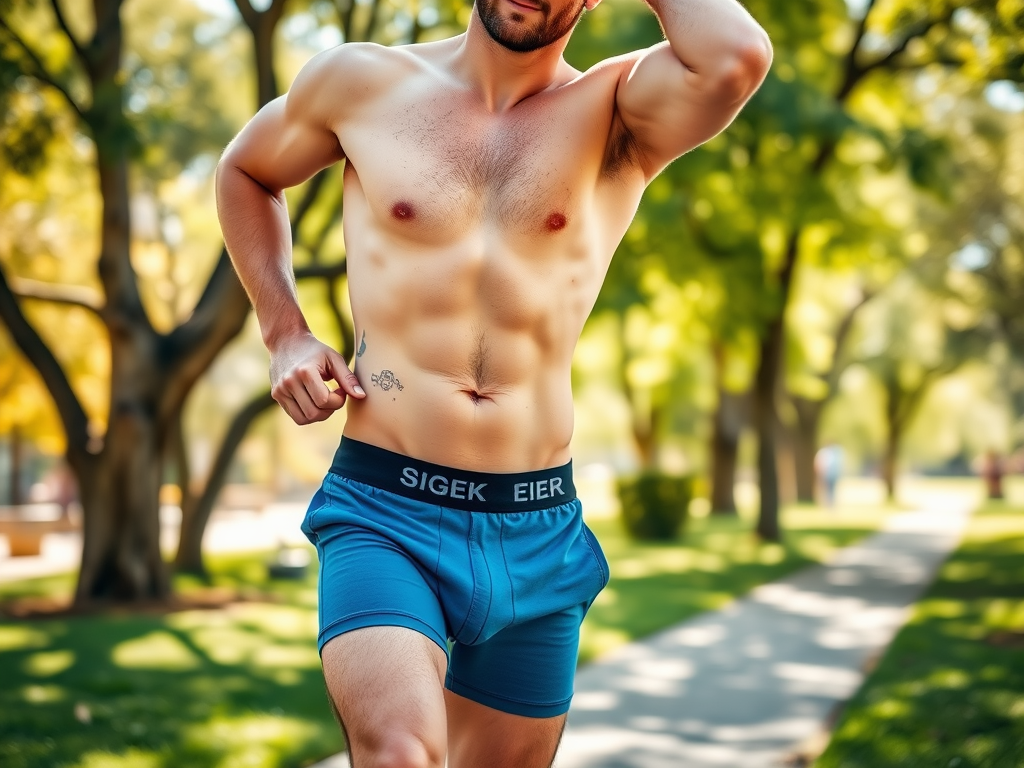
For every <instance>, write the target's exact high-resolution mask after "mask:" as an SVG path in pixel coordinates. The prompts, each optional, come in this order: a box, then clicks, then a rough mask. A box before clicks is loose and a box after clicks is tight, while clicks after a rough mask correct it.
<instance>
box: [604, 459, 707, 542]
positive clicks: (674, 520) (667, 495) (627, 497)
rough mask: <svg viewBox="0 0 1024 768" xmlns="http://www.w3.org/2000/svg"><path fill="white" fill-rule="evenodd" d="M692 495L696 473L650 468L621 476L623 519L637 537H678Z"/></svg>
mask: <svg viewBox="0 0 1024 768" xmlns="http://www.w3.org/2000/svg"><path fill="white" fill-rule="evenodd" d="M692 498H693V478H692V477H678V476H674V475H663V474H658V473H654V472H648V473H644V474H641V475H638V476H636V477H630V478H622V479H620V480H619V502H620V503H621V504H622V521H623V523H624V524H625V526H626V530H627V531H628V532H629V534H630V536H632V537H633V538H634V539H646V540H655V541H665V540H671V539H674V538H676V536H678V535H679V532H680V530H682V527H683V522H684V521H685V520H686V514H687V511H688V509H689V506H690V499H692Z"/></svg>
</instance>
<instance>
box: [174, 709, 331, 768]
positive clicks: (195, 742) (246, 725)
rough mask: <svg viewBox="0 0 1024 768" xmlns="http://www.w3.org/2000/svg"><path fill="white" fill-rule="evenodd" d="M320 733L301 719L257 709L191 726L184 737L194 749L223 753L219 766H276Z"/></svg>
mask: <svg viewBox="0 0 1024 768" xmlns="http://www.w3.org/2000/svg"><path fill="white" fill-rule="evenodd" d="M317 735H318V729H317V727H316V726H315V725H313V724H310V723H308V722H306V721H304V720H301V719H299V718H296V717H286V716H284V715H283V714H281V713H280V712H278V713H275V714H273V715H270V714H265V713H257V712H254V713H251V714H247V715H240V716H236V717H225V716H216V717H213V718H211V719H210V720H208V721H207V722H205V723H201V724H197V725H190V726H188V727H186V728H185V729H184V739H183V740H184V743H185V745H186V747H187V748H188V749H190V750H195V751H196V752H200V753H203V752H206V753H211V754H219V755H222V758H221V759H219V760H217V761H216V762H215V763H214V765H215V766H216V768H236V767H238V768H241V767H242V766H245V768H273V766H277V765H279V764H280V762H281V759H282V757H285V756H287V755H288V754H291V753H294V752H295V751H296V749H297V747H298V746H299V745H301V744H303V743H304V742H307V741H309V740H310V739H312V738H314V737H316V736H317Z"/></svg>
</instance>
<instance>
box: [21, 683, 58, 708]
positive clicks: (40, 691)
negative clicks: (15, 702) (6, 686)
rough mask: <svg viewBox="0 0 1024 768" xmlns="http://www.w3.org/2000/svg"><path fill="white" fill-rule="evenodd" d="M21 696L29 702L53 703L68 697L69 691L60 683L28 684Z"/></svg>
mask: <svg viewBox="0 0 1024 768" xmlns="http://www.w3.org/2000/svg"><path fill="white" fill-rule="evenodd" d="M20 693H21V696H20V698H21V699H22V700H23V701H25V702H27V703H29V704H52V703H53V702H55V701H64V700H65V699H67V695H68V692H67V690H66V689H65V688H62V687H61V686H59V685H26V686H25V687H23V688H22V689H21V691H20Z"/></svg>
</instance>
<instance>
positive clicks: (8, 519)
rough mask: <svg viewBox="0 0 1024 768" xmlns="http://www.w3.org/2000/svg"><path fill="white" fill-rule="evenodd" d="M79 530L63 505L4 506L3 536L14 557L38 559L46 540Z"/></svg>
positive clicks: (0, 515) (0, 513) (0, 510)
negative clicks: (47, 535)
mask: <svg viewBox="0 0 1024 768" xmlns="http://www.w3.org/2000/svg"><path fill="white" fill-rule="evenodd" d="M72 530H75V525H74V523H73V522H72V521H71V519H70V518H69V517H68V515H67V513H66V512H65V511H64V509H63V508H62V507H61V505H60V504H54V503H45V504H19V505H17V506H0V535H4V536H6V537H7V543H8V547H9V549H10V555H11V557H27V556H30V555H38V554H40V552H41V551H42V545H43V536H45V535H46V534H48V533H60V532H63V531H72Z"/></svg>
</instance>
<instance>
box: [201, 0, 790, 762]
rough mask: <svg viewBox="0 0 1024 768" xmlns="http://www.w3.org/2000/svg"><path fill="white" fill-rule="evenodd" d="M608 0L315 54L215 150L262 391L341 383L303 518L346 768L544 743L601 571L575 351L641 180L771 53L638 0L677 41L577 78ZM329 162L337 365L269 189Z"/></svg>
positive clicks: (537, 755) (306, 399) (739, 16)
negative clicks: (585, 504)
mask: <svg viewBox="0 0 1024 768" xmlns="http://www.w3.org/2000/svg"><path fill="white" fill-rule="evenodd" d="M598 2H600V0H477V3H476V6H475V8H474V11H473V14H472V17H471V21H470V23H469V28H468V30H467V31H466V32H465V33H464V34H462V35H459V36H457V37H454V38H451V39H448V40H443V41H440V42H433V43H426V44H419V45H410V46H402V47H395V48H382V47H379V46H376V45H371V44H348V45H342V46H339V47H338V48H334V49H332V50H330V51H327V52H325V53H322V54H319V55H318V56H316V57H314V58H313V59H312V60H311V61H310V62H309V63H308V64H307V65H306V66H305V67H304V68H303V69H302V71H301V72H300V73H299V75H298V77H297V78H296V79H295V83H294V85H293V86H292V89H291V91H290V92H289V93H288V94H287V95H286V96H283V97H281V98H279V99H277V100H275V101H273V102H272V103H270V104H268V105H267V106H266V107H265V108H263V109H262V110H260V112H259V114H258V115H256V117H255V118H253V120H252V121H251V122H250V123H249V124H248V125H247V126H246V127H245V129H244V130H242V132H241V133H240V134H239V136H238V137H237V138H236V139H235V140H234V141H233V142H232V144H231V145H230V146H229V147H228V149H227V151H226V152H225V154H224V157H223V159H222V160H221V163H220V166H219V168H218V174H217V199H218V209H219V212H220V217H221V223H222V226H223V230H224V237H225V240H226V242H227V246H228V249H229V251H230V253H231V256H232V258H233V260H234V264H235V267H236V269H237V270H238V274H239V276H240V277H241V279H242V282H243V284H244V285H245V287H246V290H247V291H248V293H249V296H250V297H251V299H252V302H253V305H254V307H255V310H256V315H257V317H258V319H259V322H260V328H261V330H262V333H263V339H264V341H265V343H266V345H267V347H268V349H269V350H270V355H271V362H270V374H271V381H272V386H273V390H272V391H273V394H274V397H275V399H276V400H277V401H278V402H279V403H280V404H281V406H282V407H283V408H284V409H285V411H287V413H288V415H289V416H291V418H292V419H293V420H294V421H295V422H296V423H298V424H308V423H310V422H314V421H322V420H324V419H326V418H328V417H329V416H330V415H331V414H332V413H334V412H335V411H337V410H338V409H339V408H341V407H342V405H344V403H345V402H346V399H347V400H348V414H347V420H346V422H345V427H344V437H343V439H342V442H341V447H340V448H339V449H338V453H337V455H336V456H335V460H334V464H333V465H332V467H331V470H330V472H328V474H327V477H326V479H325V480H324V485H323V487H322V488H321V489H320V491H318V493H317V494H316V496H315V497H314V499H313V501H312V503H311V504H310V508H309V512H308V513H307V516H306V520H305V522H304V523H303V530H304V531H305V532H306V534H307V535H308V536H309V537H310V539H311V541H313V542H314V543H315V544H316V546H317V549H318V554H319V556H320V563H321V565H320V567H321V572H320V577H321V578H320V625H321V631H320V637H319V643H320V649H321V657H322V660H323V666H324V675H325V678H326V681H327V687H328V691H329V694H330V697H331V699H332V702H333V704H334V706H335V709H336V711H337V713H338V716H339V718H340V720H341V721H342V727H343V728H344V730H345V732H346V736H347V739H348V743H349V747H350V754H351V757H352V761H353V765H354V766H355V768H383V767H384V766H387V767H389V768H428V767H429V768H441V766H444V765H445V759H446V756H447V761H448V763H447V764H448V766H450V768H541V767H542V766H549V765H550V764H551V762H552V760H553V756H554V754H555V750H556V748H557V745H558V741H559V737H560V734H561V731H562V727H563V724H564V721H565V713H566V711H567V710H568V708H569V700H570V698H571V696H572V679H573V672H574V669H575V664H576V654H577V644H578V637H579V625H580V622H581V621H582V619H583V616H584V614H585V613H586V611H587V609H588V608H589V606H590V604H591V603H592V602H593V599H594V598H595V597H596V595H597V593H598V592H599V591H600V590H601V589H602V588H603V587H604V585H605V583H606V582H607V579H608V574H607V561H606V560H605V559H604V556H603V554H602V553H601V549H600V547H599V546H598V545H597V542H596V541H595V540H594V538H593V536H592V534H591V533H590V531H589V530H588V529H587V528H586V526H585V525H583V522H582V519H581V516H580V506H579V502H578V501H577V500H576V499H575V492H574V490H573V487H572V474H571V462H570V457H569V441H570V436H571V434H572V426H573V404H572V395H571V391H570V365H571V359H572V354H573V348H574V346H575V344H576V341H577V339H578V337H579V335H580V332H581V331H582V329H583V324H584V321H585V320H586V317H587V315H588V313H589V312H590V310H591V308H592V307H593V304H594V301H595V299H596V297H597V294H598V290H599V289H600V286H601V282H602V280H603V279H604V275H605V273H606V270H607V267H608V264H609V261H610V260H611V257H612V253H613V252H614V251H615V248H616V246H617V245H618V243H619V240H620V239H621V238H622V236H623V234H624V233H625V231H626V228H627V226H628V225H629V223H630V220H631V219H632V217H633V214H634V213H635V212H636V208H637V205H638V203H639V201H640V196H641V194H642V192H643V190H644V187H645V186H646V185H647V183H648V182H650V180H651V179H652V178H653V177H654V176H655V175H656V174H657V173H658V172H659V171H660V170H661V169H662V168H664V167H665V165H667V164H668V163H669V162H671V161H672V160H673V159H674V158H676V157H678V156H679V155H681V154H683V153H684V152H686V151H688V150H690V149H692V148H693V147H696V146H697V145H699V144H701V143H702V142H704V141H706V140H708V139H709V138H711V137H712V136H714V135H715V134H717V133H718V132H719V131H721V130H722V129H723V128H725V126H727V125H728V124H729V123H730V122H731V121H732V119H733V118H734V117H735V115H736V113H737V112H738V111H739V110H740V108H741V107H742V106H743V104H744V103H745V102H746V100H747V99H748V98H749V97H750V96H751V95H752V94H753V93H754V91H755V90H756V89H757V88H758V86H759V85H760V83H761V81H762V79H763V78H764V75H765V73H766V71H767V69H768V66H769V63H770V60H771V46H770V44H769V42H768V39H767V36H766V35H765V33H764V32H763V30H762V29H761V28H760V27H759V26H758V25H757V24H756V23H755V22H754V20H753V19H752V18H751V17H750V16H749V15H748V14H747V13H746V12H745V11H744V10H743V8H742V7H741V6H740V5H739V4H738V3H737V2H735V0H651V5H652V6H653V9H654V11H655V13H656V14H657V15H658V18H659V19H660V21H661V24H662V26H663V28H664V30H665V34H666V38H667V42H663V43H661V44H659V45H655V46H653V47H652V48H649V49H646V50H641V51H636V52H634V53H630V54H627V55H624V56H619V57H616V58H613V59H609V60H607V61H604V62H602V63H601V64H599V65H597V66H595V67H593V68H592V69H590V70H588V71H587V72H579V71H577V70H575V69H573V68H572V67H571V66H569V65H568V64H567V63H566V62H565V61H564V60H563V58H562V52H563V50H564V48H565V45H566V43H567V42H568V39H569V35H570V34H571V32H572V29H573V26H574V24H575V23H576V21H577V19H578V18H579V16H580V14H581V13H582V12H583V11H584V9H587V10H590V9H593V8H594V7H595V6H596V5H597V4H598ZM341 160H344V161H345V169H344V181H345V192H344V195H345V197H344V203H345V214H344V234H345V242H346V246H347V254H348V256H347V258H348V275H349V284H350V295H351V302H352V312H353V318H354V321H355V333H356V339H357V340H358V343H357V347H358V351H357V353H356V360H355V372H354V373H353V372H352V371H350V370H349V369H348V367H347V366H346V363H345V361H344V360H343V359H342V357H341V356H340V355H339V354H338V353H337V352H336V351H335V350H334V349H332V348H330V347H328V346H326V345H324V344H322V343H321V342H319V341H318V340H317V339H316V338H314V337H313V336H312V334H311V333H310V331H309V328H308V326H307V325H306V322H305V320H304V319H303V316H302V313H301V311H300V309H299V306H298V303H297V300H296V292H295V287H294V281H293V277H292V264H291V242H290V238H289V225H288V215H287V211H286V208H285V201H284V196H283V194H282V190H283V189H285V188H286V187H290V186H293V185H296V184H299V183H301V182H303V181H305V180H306V179H308V178H309V177H310V176H312V175H313V174H314V173H316V172H317V171H319V170H320V169H322V168H324V167H326V166H329V165H331V164H332V163H336V162H338V161H341ZM330 380H334V381H335V382H337V384H338V387H337V389H334V390H333V391H332V389H331V388H330V387H329V386H328V384H326V383H325V382H328V381H330ZM449 644H450V646H449Z"/></svg>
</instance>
